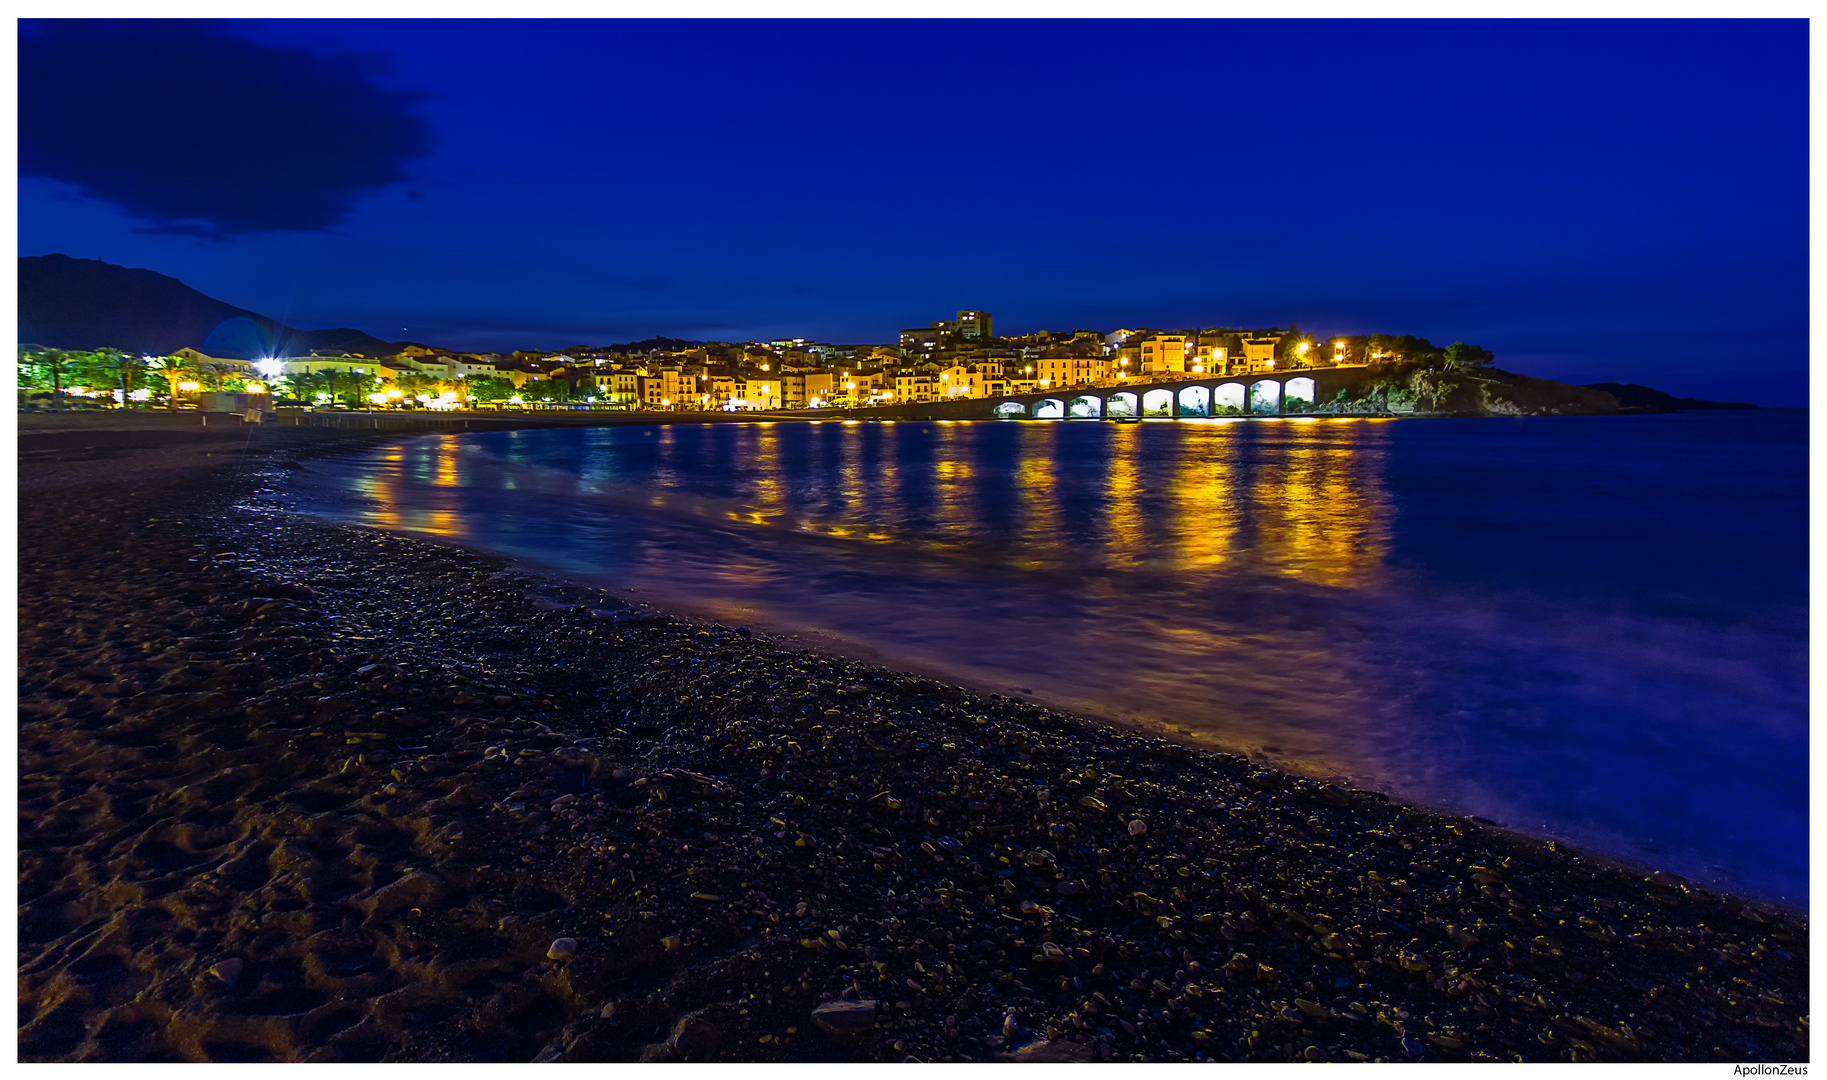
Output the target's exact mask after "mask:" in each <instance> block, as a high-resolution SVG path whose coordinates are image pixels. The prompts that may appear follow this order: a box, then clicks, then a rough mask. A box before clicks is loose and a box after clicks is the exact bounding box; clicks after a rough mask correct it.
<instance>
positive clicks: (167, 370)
mask: <svg viewBox="0 0 1827 1080" xmlns="http://www.w3.org/2000/svg"><path fill="white" fill-rule="evenodd" d="M147 365H148V366H149V367H151V369H152V370H153V371H154V372H157V373H158V374H160V375H162V376H164V377H165V381H166V383H167V384H169V385H168V389H169V390H170V392H171V396H170V398H169V399H168V402H167V407H168V408H170V409H172V410H173V411H175V410H176V409H177V407H178V384H179V383H181V382H183V381H184V380H186V379H192V378H196V377H198V374H199V373H198V372H197V370H196V368H195V367H193V366H192V365H191V363H190V359H189V357H184V356H155V357H153V358H152V359H150V360H148V361H147Z"/></svg>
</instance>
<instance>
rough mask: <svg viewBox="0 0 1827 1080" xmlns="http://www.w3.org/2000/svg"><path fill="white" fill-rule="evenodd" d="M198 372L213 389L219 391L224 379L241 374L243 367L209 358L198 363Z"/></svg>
mask: <svg viewBox="0 0 1827 1080" xmlns="http://www.w3.org/2000/svg"><path fill="white" fill-rule="evenodd" d="M197 373H198V374H199V375H201V376H202V377H203V379H204V380H205V381H207V382H208V383H209V388H210V389H211V390H218V391H219V390H221V389H222V383H223V381H224V380H226V379H229V378H231V377H233V376H236V375H239V374H241V369H240V368H237V367H236V366H235V365H233V364H224V363H220V362H218V361H214V360H207V361H204V362H203V363H201V364H198V365H197Z"/></svg>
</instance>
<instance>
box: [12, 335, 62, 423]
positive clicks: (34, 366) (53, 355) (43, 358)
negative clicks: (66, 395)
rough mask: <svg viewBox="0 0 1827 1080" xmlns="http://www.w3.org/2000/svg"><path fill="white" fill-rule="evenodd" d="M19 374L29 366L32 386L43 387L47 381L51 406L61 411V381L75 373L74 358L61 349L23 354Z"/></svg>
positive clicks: (23, 372)
mask: <svg viewBox="0 0 1827 1080" xmlns="http://www.w3.org/2000/svg"><path fill="white" fill-rule="evenodd" d="M20 359H21V361H22V363H21V366H20V373H21V374H22V375H23V374H25V372H26V370H27V365H28V364H29V367H30V371H31V375H30V376H29V377H30V378H31V380H32V383H33V385H35V386H43V385H44V383H45V382H46V381H47V380H48V381H49V382H50V384H51V406H52V408H54V409H56V410H58V411H59V412H61V411H63V380H64V379H65V377H67V376H69V375H73V374H75V372H76V357H75V356H74V355H72V354H71V353H69V352H67V351H65V350H63V349H41V350H39V351H38V352H33V353H25V354H23V355H22V356H21V357H20Z"/></svg>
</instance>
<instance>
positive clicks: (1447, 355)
mask: <svg viewBox="0 0 1827 1080" xmlns="http://www.w3.org/2000/svg"><path fill="white" fill-rule="evenodd" d="M1441 359H1442V360H1443V361H1444V362H1445V363H1446V366H1447V367H1449V368H1451V369H1453V370H1454V371H1477V370H1478V369H1479V368H1486V367H1490V366H1491V363H1492V361H1494V360H1496V359H1497V357H1496V355H1495V354H1494V353H1492V352H1491V350H1489V349H1481V348H1479V347H1478V346H1476V345H1467V344H1466V343H1465V342H1463V341H1455V342H1453V343H1452V344H1451V345H1448V346H1447V347H1446V350H1445V352H1443V353H1442V354H1441Z"/></svg>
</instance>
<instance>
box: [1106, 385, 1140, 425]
mask: <svg viewBox="0 0 1827 1080" xmlns="http://www.w3.org/2000/svg"><path fill="white" fill-rule="evenodd" d="M1104 415H1106V416H1108V417H1110V418H1111V419H1112V420H1115V419H1118V418H1122V419H1129V418H1130V417H1136V416H1141V415H1142V402H1141V399H1139V398H1137V397H1136V394H1135V391H1133V390H1123V391H1119V392H1117V393H1115V394H1112V395H1110V397H1109V398H1108V399H1106V400H1105V402H1104Z"/></svg>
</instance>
